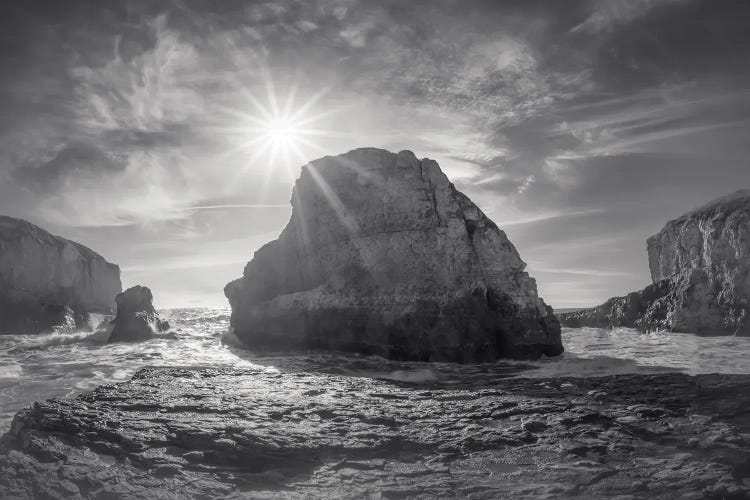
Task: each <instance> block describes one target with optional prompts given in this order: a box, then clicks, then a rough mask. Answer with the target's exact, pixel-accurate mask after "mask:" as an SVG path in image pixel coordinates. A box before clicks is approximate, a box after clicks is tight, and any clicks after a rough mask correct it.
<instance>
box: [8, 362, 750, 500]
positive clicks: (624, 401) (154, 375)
mask: <svg viewBox="0 0 750 500" xmlns="http://www.w3.org/2000/svg"><path fill="white" fill-rule="evenodd" d="M748 432H750V376H723V375H722V376H718V375H707V376H699V377H689V376H685V375H680V374H666V375H619V376H612V377H604V378H590V379H577V378H568V379H565V378H560V379H507V380H502V381H496V382H494V383H493V384H492V385H489V386H485V387H476V386H471V385H466V386H460V385H459V386H457V387H455V388H453V387H452V388H446V386H444V385H437V384H435V385H412V384H406V383H394V382H391V381H385V380H378V379H370V378H358V377H346V376H340V375H330V374H320V373H304V372H303V373H277V372H273V371H271V370H267V369H258V370H253V369H190V370H188V369H169V370H166V369H165V370H154V369H145V370H141V371H139V372H138V373H137V374H136V375H135V377H134V378H133V379H132V380H131V381H130V382H127V383H122V384H118V385H110V386H103V387H100V388H98V389H96V390H95V391H93V392H91V393H88V394H85V395H82V396H80V397H78V398H75V399H64V400H50V401H47V402H45V403H38V404H35V405H34V407H33V408H31V409H28V410H25V411H23V412H21V413H19V414H18V416H17V417H16V418H15V420H14V422H13V424H12V428H11V430H10V431H9V432H8V433H7V434H6V435H5V437H4V438H3V439H2V453H0V496H2V497H3V498H80V497H86V498H117V497H120V496H125V497H128V498H184V497H186V496H190V497H192V498H209V497H222V498H248V497H252V498H287V497H289V498H291V497H294V498H297V497H300V496H303V497H308V498H309V497H314V498H330V497H347V498H362V497H368V496H371V497H373V498H404V497H408V498H412V497H413V498H434V497H454V496H461V497H465V496H469V497H471V498H505V497H508V498H553V497H559V496H578V497H583V498H606V497H616V496H618V495H630V496H623V497H622V498H747V497H748V495H749V494H750V434H748Z"/></svg>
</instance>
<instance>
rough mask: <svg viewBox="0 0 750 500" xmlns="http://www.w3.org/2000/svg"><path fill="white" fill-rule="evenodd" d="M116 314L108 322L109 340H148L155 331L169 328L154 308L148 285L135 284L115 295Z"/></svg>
mask: <svg viewBox="0 0 750 500" xmlns="http://www.w3.org/2000/svg"><path fill="white" fill-rule="evenodd" d="M115 302H117V316H115V319H113V320H112V321H111V323H110V325H111V327H112V330H111V332H110V334H109V342H134V341H138V340H148V339H150V338H151V337H153V335H154V333H155V332H163V331H166V330H168V329H169V323H168V322H167V321H165V320H163V319H161V318H160V317H159V313H157V312H156V309H154V304H153V296H152V295H151V290H150V289H149V288H148V287H145V286H140V285H136V286H134V287H131V288H128V289H127V290H125V291H124V292H122V293H118V294H117V297H115Z"/></svg>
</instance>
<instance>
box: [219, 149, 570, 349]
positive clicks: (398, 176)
mask: <svg viewBox="0 0 750 500" xmlns="http://www.w3.org/2000/svg"><path fill="white" fill-rule="evenodd" d="M292 206H293V212H292V218H291V220H290V221H289V224H288V225H287V227H286V228H285V229H284V231H283V232H282V233H281V235H280V236H279V239H278V240H276V241H273V242H271V243H269V244H267V245H265V246H264V247H262V248H261V249H260V250H258V251H257V252H256V253H255V256H254V257H253V260H252V261H251V262H250V263H248V265H247V266H246V267H245V271H244V275H243V277H242V278H240V279H239V280H236V281H233V282H232V283H229V284H228V285H227V286H226V289H225V293H226V296H227V297H228V298H229V302H230V304H231V306H232V326H233V328H234V332H235V333H236V334H237V336H238V337H240V338H241V339H242V340H243V341H244V342H246V343H247V344H248V345H250V346H252V347H254V348H266V347H267V348H270V349H286V348H321V349H335V350H342V351H352V352H360V353H364V354H377V355H381V356H384V357H388V358H393V359H412V360H424V361H428V360H429V361H436V360H448V361H458V362H471V361H485V360H494V359H497V358H499V357H513V358H533V357H539V356H540V355H542V354H546V355H557V354H560V353H561V352H562V350H563V349H562V344H561V341H560V326H559V323H558V321H557V319H556V318H555V316H554V314H553V313H552V309H551V308H549V307H548V306H546V305H545V304H544V302H543V301H542V300H541V299H540V298H539V297H538V295H537V289H536V282H535V281H534V280H533V279H532V278H530V277H529V276H528V274H527V273H526V272H524V268H525V264H524V262H523V261H522V260H521V258H520V257H519V255H518V252H517V251H516V249H515V248H514V247H513V245H512V244H511V242H510V241H509V240H508V238H507V237H506V236H505V233H504V232H503V231H501V230H500V229H498V228H497V226H496V225H495V224H494V223H493V222H492V221H491V220H489V219H488V218H487V217H486V216H485V215H484V214H483V213H482V212H481V211H480V210H479V209H478V208H477V207H476V206H475V205H474V204H473V203H472V202H471V201H470V200H469V199H468V198H467V197H466V196H464V195H463V194H461V193H460V192H458V191H457V190H456V189H455V188H454V186H453V184H451V183H450V182H449V181H448V178H447V177H446V176H445V174H443V172H442V171H441V170H440V167H439V166H438V164H437V163H436V162H434V161H432V160H429V159H424V160H418V159H417V158H416V157H415V156H414V154H413V153H411V152H410V151H402V152H400V153H398V154H394V153H390V152H388V151H384V150H381V149H357V150H354V151H351V152H349V153H346V154H343V155H340V156H336V157H330V156H328V157H324V158H321V159H319V160H315V161H313V162H312V163H310V164H308V165H306V166H305V167H303V169H302V174H301V176H300V178H299V179H298V180H297V182H296V185H295V187H294V191H293V193H292Z"/></svg>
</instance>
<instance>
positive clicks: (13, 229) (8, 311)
mask: <svg viewBox="0 0 750 500" xmlns="http://www.w3.org/2000/svg"><path fill="white" fill-rule="evenodd" d="M121 289H122V286H121V284H120V269H119V268H118V267H117V266H116V265H114V264H111V263H109V262H107V261H106V260H104V258H103V257H102V256H101V255H99V254H97V253H96V252H94V251H92V250H90V249H89V248H86V247H85V246H83V245H81V244H79V243H76V242H74V241H69V240H66V239H64V238H60V237H58V236H54V235H52V234H50V233H48V232H47V231H45V230H43V229H41V228H40V227H37V226H35V225H33V224H30V223H29V222H26V221H24V220H20V219H13V218H11V217H4V216H0V334H2V333H38V332H42V331H45V330H50V329H51V328H53V327H60V326H61V327H74V326H75V325H76V324H79V325H80V324H82V323H84V322H86V321H87V317H88V313H91V312H97V313H111V312H113V311H114V297H115V295H116V294H117V293H119V292H120V290H121Z"/></svg>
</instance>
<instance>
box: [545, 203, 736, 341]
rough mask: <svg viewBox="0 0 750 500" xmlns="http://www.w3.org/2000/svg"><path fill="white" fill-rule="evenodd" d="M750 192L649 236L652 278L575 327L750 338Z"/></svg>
mask: <svg viewBox="0 0 750 500" xmlns="http://www.w3.org/2000/svg"><path fill="white" fill-rule="evenodd" d="M749 235H750V190H741V191H737V192H736V193H732V194H730V195H728V196H724V197H722V198H719V199H717V200H714V201H712V202H710V203H708V204H707V205H704V206H702V207H700V208H698V209H696V210H693V211H692V212H689V213H687V214H685V215H683V216H681V217H679V218H677V219H675V220H672V221H669V222H668V223H667V224H666V225H665V226H664V228H663V229H662V230H661V231H659V233H657V234H655V235H653V236H651V237H650V238H648V240H647V249H648V263H649V269H650V271H651V280H652V283H651V284H650V285H648V286H646V287H645V288H644V289H643V290H640V291H637V292H632V293H629V294H627V295H625V296H623V297H612V298H611V299H609V300H608V301H607V302H605V303H604V304H602V305H600V306H597V307H593V308H590V309H582V310H579V311H574V312H568V313H564V314H560V315H558V317H559V319H560V322H561V323H562V324H563V325H565V326H569V327H573V328H577V327H581V326H590V327H595V328H606V327H626V328H637V329H639V330H642V331H646V332H648V331H659V330H668V331H674V332H685V333H697V334H701V335H741V336H750V236H749Z"/></svg>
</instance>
